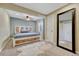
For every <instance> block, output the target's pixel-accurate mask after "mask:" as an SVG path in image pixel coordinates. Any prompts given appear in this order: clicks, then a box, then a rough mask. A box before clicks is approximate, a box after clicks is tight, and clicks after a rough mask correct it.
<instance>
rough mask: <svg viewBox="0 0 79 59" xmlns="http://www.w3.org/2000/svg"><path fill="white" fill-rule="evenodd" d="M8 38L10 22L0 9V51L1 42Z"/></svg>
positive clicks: (0, 47)
mask: <svg viewBox="0 0 79 59" xmlns="http://www.w3.org/2000/svg"><path fill="white" fill-rule="evenodd" d="M9 36H10V20H9V17H8V15H7V13H6V12H5V11H4V10H3V9H0V49H2V46H3V45H2V44H3V42H4V41H5V40H6V39H7V38H8V37H9Z"/></svg>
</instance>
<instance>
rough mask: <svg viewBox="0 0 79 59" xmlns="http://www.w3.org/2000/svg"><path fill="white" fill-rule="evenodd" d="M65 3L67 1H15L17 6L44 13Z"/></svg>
mask: <svg viewBox="0 0 79 59" xmlns="http://www.w3.org/2000/svg"><path fill="white" fill-rule="evenodd" d="M67 4H68V3H16V5H18V6H21V7H25V8H28V9H31V10H34V11H37V12H40V13H42V14H44V15H47V14H49V13H51V12H53V11H55V10H57V9H59V8H61V7H63V6H65V5H67Z"/></svg>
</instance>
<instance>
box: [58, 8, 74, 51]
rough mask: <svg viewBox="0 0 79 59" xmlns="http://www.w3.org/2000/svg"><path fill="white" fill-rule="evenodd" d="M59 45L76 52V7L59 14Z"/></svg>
mask: <svg viewBox="0 0 79 59" xmlns="http://www.w3.org/2000/svg"><path fill="white" fill-rule="evenodd" d="M57 46H58V47H61V48H63V49H66V50H68V51H71V52H74V53H75V8H73V9H70V10H68V11H65V12H62V13H59V14H57Z"/></svg>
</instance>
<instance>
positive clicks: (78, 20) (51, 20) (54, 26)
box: [47, 4, 79, 53]
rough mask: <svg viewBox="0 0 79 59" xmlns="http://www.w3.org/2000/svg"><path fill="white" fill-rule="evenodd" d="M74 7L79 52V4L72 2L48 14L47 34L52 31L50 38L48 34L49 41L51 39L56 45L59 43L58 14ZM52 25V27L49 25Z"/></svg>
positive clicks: (78, 50)
mask: <svg viewBox="0 0 79 59" xmlns="http://www.w3.org/2000/svg"><path fill="white" fill-rule="evenodd" d="M72 8H76V20H75V40H76V52H77V53H79V4H70V5H68V6H65V7H63V8H61V9H60V10H57V11H55V12H53V13H51V14H50V15H48V16H47V34H49V33H50V35H52V36H53V37H51V38H50V36H49V35H47V41H50V42H52V43H53V44H55V45H56V43H57V14H58V13H61V12H64V11H66V10H69V9H72ZM48 24H49V25H48ZM50 25H51V27H49V26H50ZM48 28H49V29H48ZM49 38H50V39H49Z"/></svg>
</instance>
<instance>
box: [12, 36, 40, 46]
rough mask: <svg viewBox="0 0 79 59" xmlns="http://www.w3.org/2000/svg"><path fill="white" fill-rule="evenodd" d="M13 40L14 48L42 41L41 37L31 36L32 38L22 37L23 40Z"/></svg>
mask: <svg viewBox="0 0 79 59" xmlns="http://www.w3.org/2000/svg"><path fill="white" fill-rule="evenodd" d="M12 40H13V47H15V46H18V45H22V44H25V43H33V42H37V41H40V36H39V35H38V36H30V37H22V38H12Z"/></svg>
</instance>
